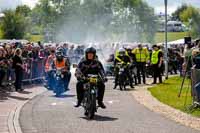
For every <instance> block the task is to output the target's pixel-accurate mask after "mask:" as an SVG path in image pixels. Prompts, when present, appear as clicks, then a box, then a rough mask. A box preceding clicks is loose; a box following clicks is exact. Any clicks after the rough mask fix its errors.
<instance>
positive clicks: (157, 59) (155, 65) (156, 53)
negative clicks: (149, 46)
mask: <svg viewBox="0 0 200 133" xmlns="http://www.w3.org/2000/svg"><path fill="white" fill-rule="evenodd" d="M162 63H163V53H162V51H161V50H160V49H159V48H158V46H157V45H153V52H152V55H151V65H152V71H153V83H152V84H156V83H157V81H156V80H157V77H158V78H159V83H162V75H161V73H162V68H161V66H162Z"/></svg>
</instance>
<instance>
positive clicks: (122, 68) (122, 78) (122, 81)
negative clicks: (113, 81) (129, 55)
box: [117, 63, 130, 90]
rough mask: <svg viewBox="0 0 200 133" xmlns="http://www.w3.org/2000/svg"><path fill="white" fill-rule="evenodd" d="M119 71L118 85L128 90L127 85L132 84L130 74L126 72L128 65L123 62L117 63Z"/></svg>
mask: <svg viewBox="0 0 200 133" xmlns="http://www.w3.org/2000/svg"><path fill="white" fill-rule="evenodd" d="M117 67H118V69H119V71H118V85H119V88H120V90H126V86H127V85H130V83H129V81H128V76H127V74H126V67H127V66H126V65H125V64H123V63H117Z"/></svg>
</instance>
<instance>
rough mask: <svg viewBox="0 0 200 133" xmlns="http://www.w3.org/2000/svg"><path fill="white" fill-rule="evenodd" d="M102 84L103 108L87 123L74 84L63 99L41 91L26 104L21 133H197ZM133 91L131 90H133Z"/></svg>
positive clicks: (109, 84)
mask: <svg viewBox="0 0 200 133" xmlns="http://www.w3.org/2000/svg"><path fill="white" fill-rule="evenodd" d="M112 87H113V84H112V81H109V82H108V83H107V84H106V92H105V98H104V101H105V104H106V106H107V109H104V110H103V109H98V112H97V113H96V116H95V118H94V120H87V119H86V118H85V116H84V110H83V108H82V107H80V108H74V107H73V105H74V104H75V103H76V93H75V82H73V83H71V90H70V91H69V92H67V93H66V94H65V95H64V96H63V97H61V98H56V97H54V95H53V93H52V92H49V91H48V92H45V93H43V94H41V95H39V96H37V97H35V98H34V99H33V100H31V101H30V102H28V103H27V104H26V105H25V106H24V107H23V109H22V110H21V113H20V125H21V127H22V131H23V132H24V133H198V132H199V131H196V130H193V129H191V128H189V127H185V126H183V125H180V124H178V123H176V122H174V121H171V120H168V119H166V118H165V117H163V116H161V115H159V114H157V113H155V112H151V111H150V110H148V109H147V108H145V107H144V106H142V105H140V104H138V103H137V102H136V100H135V99H134V98H133V96H132V95H131V94H130V93H129V91H123V92H121V91H119V90H113V89H111V88H112ZM133 91H134V90H133Z"/></svg>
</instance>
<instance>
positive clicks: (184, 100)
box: [148, 77, 200, 117]
mask: <svg viewBox="0 0 200 133" xmlns="http://www.w3.org/2000/svg"><path fill="white" fill-rule="evenodd" d="M182 80H183V78H180V77H172V78H169V79H168V80H165V82H164V83H163V84H159V85H156V86H154V87H151V88H148V90H149V91H150V92H151V94H152V95H153V96H154V97H155V98H157V99H158V100H159V101H160V102H162V103H164V104H167V105H169V106H171V107H173V108H175V109H179V110H181V111H183V112H186V113H190V114H192V115H193V116H197V117H200V110H199V109H196V110H194V111H192V112H191V111H189V110H188V107H189V106H190V105H191V104H192V97H191V87H190V80H189V79H187V80H185V83H184V86H183V91H182V94H181V97H180V98H179V97H178V93H179V90H180V87H181V83H182ZM188 88H189V89H188Z"/></svg>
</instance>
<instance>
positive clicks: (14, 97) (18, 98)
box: [8, 96, 29, 101]
mask: <svg viewBox="0 0 200 133" xmlns="http://www.w3.org/2000/svg"><path fill="white" fill-rule="evenodd" d="M8 97H9V98H12V99H16V100H20V101H26V100H29V98H24V97H18V96H8Z"/></svg>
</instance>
